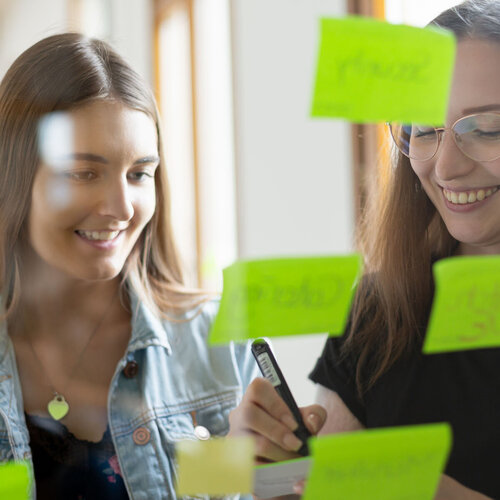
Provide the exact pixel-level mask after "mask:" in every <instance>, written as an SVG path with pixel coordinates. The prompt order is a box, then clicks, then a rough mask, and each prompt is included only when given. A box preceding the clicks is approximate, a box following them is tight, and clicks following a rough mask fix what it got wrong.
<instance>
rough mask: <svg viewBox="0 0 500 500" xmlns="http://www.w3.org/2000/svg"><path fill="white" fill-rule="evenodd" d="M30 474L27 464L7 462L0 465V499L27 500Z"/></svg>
mask: <svg viewBox="0 0 500 500" xmlns="http://www.w3.org/2000/svg"><path fill="white" fill-rule="evenodd" d="M29 497H30V473H29V466H28V464H25V463H22V462H9V463H6V464H3V465H0V498H6V499H7V498H8V499H9V500H28V498H29Z"/></svg>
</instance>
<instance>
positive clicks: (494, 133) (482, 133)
mask: <svg viewBox="0 0 500 500" xmlns="http://www.w3.org/2000/svg"><path fill="white" fill-rule="evenodd" d="M473 132H474V135H475V136H477V137H480V138H482V139H492V140H497V139H500V130H481V129H476V130H474V131H473Z"/></svg>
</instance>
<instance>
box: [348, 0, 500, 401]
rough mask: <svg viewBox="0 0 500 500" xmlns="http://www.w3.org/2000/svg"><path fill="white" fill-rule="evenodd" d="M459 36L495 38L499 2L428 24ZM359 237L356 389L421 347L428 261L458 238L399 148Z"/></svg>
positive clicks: (353, 337) (376, 177)
mask: <svg viewBox="0 0 500 500" xmlns="http://www.w3.org/2000/svg"><path fill="white" fill-rule="evenodd" d="M431 24H433V25H437V26H441V27H443V28H447V29H449V30H451V31H452V32H454V34H455V36H456V37H457V39H458V40H461V39H467V38H474V39H481V40H490V41H495V42H500V2H499V1H489V0H469V1H466V2H463V3H462V4H460V5H458V6H456V7H453V8H451V9H448V10H446V11H444V12H443V13H442V14H440V15H439V16H438V17H437V18H435V19H434V20H433V21H432V23H431ZM372 175H373V177H372V179H370V180H371V181H372V182H369V184H368V185H370V186H372V188H373V190H372V192H370V193H369V196H368V202H367V208H366V211H365V213H364V214H363V218H362V220H361V223H360V225H359V226H358V233H357V242H358V246H359V249H360V250H361V252H362V253H363V255H364V259H365V274H364V277H363V279H362V281H361V283H360V285H359V287H358V290H357V292H356V296H355V300H354V304H353V308H352V314H351V323H350V327H349V328H348V331H347V336H346V341H345V343H344V345H343V353H344V355H350V354H354V355H355V356H356V357H357V359H358V363H357V367H356V383H357V388H358V392H359V394H360V395H362V394H363V393H365V392H366V391H367V390H368V389H369V388H370V387H372V386H373V384H374V383H375V382H376V381H377V380H378V379H379V378H380V377H381V376H382V375H383V374H384V373H385V372H386V371H387V370H388V369H389V368H390V367H391V366H392V365H393V364H394V363H395V362H396V361H397V360H399V359H401V358H402V357H403V356H405V354H408V353H410V352H412V351H414V349H416V348H419V347H420V346H421V343H422V336H423V333H424V331H425V327H426V324H427V321H428V315H429V310H430V305H431V301H432V296H433V292H434V284H433V279H432V263H433V262H434V261H436V260H438V259H441V258H444V257H448V256H451V255H452V254H453V252H454V251H455V249H456V248H457V245H458V242H457V241H456V240H455V239H454V238H453V237H452V236H451V235H450V233H449V232H448V230H447V228H446V226H445V224H444V223H443V221H442V219H441V217H440V215H439V213H437V211H436V209H435V207H434V205H433V204H432V202H431V201H430V200H429V198H428V197H427V195H426V193H425V192H424V191H423V189H422V187H421V185H420V181H419V179H418V177H417V176H416V174H415V173H414V171H413V169H412V167H411V164H410V161H409V159H408V158H406V157H405V156H403V155H402V154H401V153H399V152H398V153H397V155H395V159H394V162H393V165H391V166H387V167H383V166H381V168H379V169H378V171H377V172H374V173H373V174H372Z"/></svg>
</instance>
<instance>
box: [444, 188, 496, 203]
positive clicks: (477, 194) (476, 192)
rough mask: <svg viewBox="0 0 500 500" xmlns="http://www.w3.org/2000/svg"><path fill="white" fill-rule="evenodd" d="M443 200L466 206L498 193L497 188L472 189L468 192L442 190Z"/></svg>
mask: <svg viewBox="0 0 500 500" xmlns="http://www.w3.org/2000/svg"><path fill="white" fill-rule="evenodd" d="M442 190H443V194H444V196H445V198H446V199H447V200H448V201H449V202H450V203H453V204H454V205H467V204H469V203H476V202H478V201H483V200H485V199H486V198H488V197H490V196H491V195H492V194H494V193H496V192H497V191H498V186H495V187H491V188H481V189H473V190H469V191H449V190H448V189H445V188H442Z"/></svg>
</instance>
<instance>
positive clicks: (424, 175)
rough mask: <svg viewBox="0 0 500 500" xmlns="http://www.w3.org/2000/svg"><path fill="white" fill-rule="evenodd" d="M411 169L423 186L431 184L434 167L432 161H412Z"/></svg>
mask: <svg viewBox="0 0 500 500" xmlns="http://www.w3.org/2000/svg"><path fill="white" fill-rule="evenodd" d="M410 164H411V168H412V169H413V172H415V174H416V176H417V177H418V178H419V180H420V182H421V183H422V185H423V186H425V185H426V184H428V183H429V181H430V178H431V175H432V171H433V167H432V163H431V162H430V161H427V162H420V161H415V160H410Z"/></svg>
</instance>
